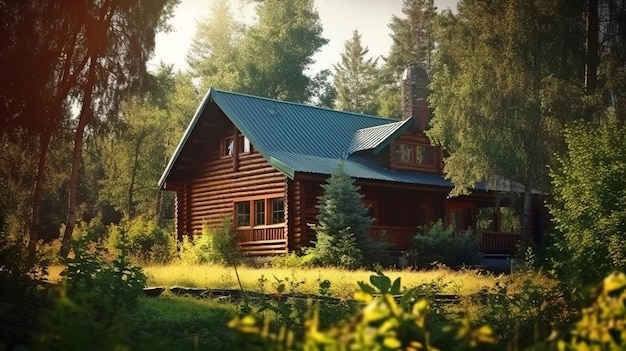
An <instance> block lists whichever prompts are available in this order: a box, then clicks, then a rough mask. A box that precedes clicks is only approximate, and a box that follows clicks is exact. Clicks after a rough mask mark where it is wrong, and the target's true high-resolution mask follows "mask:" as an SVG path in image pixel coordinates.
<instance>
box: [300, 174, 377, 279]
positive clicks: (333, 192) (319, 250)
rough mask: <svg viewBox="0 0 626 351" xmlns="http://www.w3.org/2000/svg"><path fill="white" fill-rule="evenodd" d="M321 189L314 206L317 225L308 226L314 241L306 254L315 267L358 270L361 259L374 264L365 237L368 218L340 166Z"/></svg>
mask: <svg viewBox="0 0 626 351" xmlns="http://www.w3.org/2000/svg"><path fill="white" fill-rule="evenodd" d="M322 188H324V194H323V195H322V196H320V197H319V198H318V204H317V206H316V207H317V209H318V211H319V212H318V215H317V221H318V224H316V225H312V228H313V229H314V230H315V231H316V233H317V239H316V241H315V247H314V248H312V249H311V250H310V251H308V252H307V254H312V255H313V256H314V257H315V263H317V264H321V265H336V266H340V267H349V268H356V267H358V266H360V265H361V264H362V263H364V260H363V258H365V257H367V258H369V259H370V260H375V259H376V257H375V256H374V255H375V254H376V249H377V247H376V245H375V244H374V243H373V241H372V240H371V239H370V238H369V236H368V232H369V226H370V224H371V223H372V218H371V217H370V216H369V214H368V210H367V207H366V206H365V205H363V202H362V201H361V199H362V198H363V195H361V194H360V193H359V190H360V188H359V187H358V186H357V185H356V184H355V183H354V180H353V179H352V178H350V176H349V175H347V174H346V173H345V172H344V171H343V165H340V166H339V169H338V170H337V171H336V172H335V173H333V174H332V175H331V176H330V178H329V179H328V182H327V184H323V185H322ZM368 263H369V262H368Z"/></svg>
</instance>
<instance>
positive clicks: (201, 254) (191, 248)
mask: <svg viewBox="0 0 626 351" xmlns="http://www.w3.org/2000/svg"><path fill="white" fill-rule="evenodd" d="M237 243H238V238H237V232H236V231H235V229H234V227H233V223H232V220H231V219H230V218H226V217H225V218H224V219H223V220H222V224H221V226H219V227H217V228H210V227H209V226H207V225H206V224H204V225H203V226H202V233H201V234H200V235H196V236H195V237H194V238H193V240H190V239H189V238H187V237H186V238H184V239H183V242H182V243H181V245H180V250H179V253H178V255H179V258H180V259H181V261H183V262H185V263H189V264H204V263H224V264H234V263H236V262H238V261H239V259H240V255H241V254H240V251H239V248H238V247H237Z"/></svg>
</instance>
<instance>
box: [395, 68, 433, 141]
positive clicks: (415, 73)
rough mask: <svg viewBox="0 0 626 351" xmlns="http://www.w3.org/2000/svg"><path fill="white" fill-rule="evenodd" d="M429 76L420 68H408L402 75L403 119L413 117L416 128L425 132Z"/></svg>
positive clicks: (427, 118) (427, 114)
mask: <svg viewBox="0 0 626 351" xmlns="http://www.w3.org/2000/svg"><path fill="white" fill-rule="evenodd" d="M428 83H430V81H429V80H428V74H427V73H426V71H425V70H424V68H422V67H420V66H410V67H407V68H406V69H405V70H404V72H403V73H402V81H401V82H400V90H401V94H402V119H407V118H410V117H413V118H414V119H415V126H416V127H417V128H418V129H419V130H420V131H424V130H425V129H426V126H427V125H428V120H429V112H428Z"/></svg>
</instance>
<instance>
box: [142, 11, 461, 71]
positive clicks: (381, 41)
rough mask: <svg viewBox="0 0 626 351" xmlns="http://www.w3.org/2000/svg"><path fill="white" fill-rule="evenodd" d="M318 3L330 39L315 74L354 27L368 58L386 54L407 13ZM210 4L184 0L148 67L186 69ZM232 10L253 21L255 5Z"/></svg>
mask: <svg viewBox="0 0 626 351" xmlns="http://www.w3.org/2000/svg"><path fill="white" fill-rule="evenodd" d="M286 1H288V0H286ZM457 2H458V0H435V6H436V7H437V9H438V11H442V10H444V9H448V8H449V9H452V10H455V9H456V5H457ZM252 6H254V5H252ZM315 6H316V8H317V10H318V12H319V16H320V21H321V23H322V27H323V28H324V33H323V36H324V37H325V38H327V39H329V43H328V44H326V45H325V46H324V47H322V49H321V51H319V52H318V53H317V54H315V56H314V57H313V60H314V61H316V63H315V64H314V65H313V66H311V72H312V75H314V74H315V73H316V72H318V71H320V70H322V69H332V65H333V64H336V63H338V62H339V60H340V55H341V53H342V52H343V47H344V44H345V42H346V41H347V40H349V39H350V38H351V37H352V32H353V31H354V30H355V29H356V30H358V31H359V33H360V34H361V44H362V45H363V46H364V47H367V48H368V49H369V55H367V56H366V57H367V58H369V57H373V58H376V57H379V56H381V55H382V56H386V55H387V54H389V49H390V48H391V37H390V34H391V30H390V29H389V26H388V24H389V23H391V18H392V16H393V15H396V16H398V17H400V18H404V17H405V16H404V15H403V14H402V0H315ZM211 7H212V0H181V2H180V4H179V5H178V6H177V7H176V9H175V12H174V17H173V18H172V19H171V20H170V24H171V25H172V27H173V29H174V30H173V31H172V32H170V33H159V34H157V36H156V47H155V55H154V57H153V58H152V60H150V62H149V68H156V67H157V65H158V64H159V62H161V61H162V62H164V63H166V64H173V65H174V70H186V69H187V68H188V66H187V63H186V62H185V58H186V56H187V52H188V51H189V48H190V46H191V40H192V38H193V36H194V35H195V32H196V23H197V22H198V21H199V20H202V19H203V18H204V19H206V18H208V17H209V15H210V9H211ZM231 12H232V13H233V14H234V15H235V16H236V17H242V18H245V19H247V20H246V21H253V19H252V18H253V16H254V10H253V7H250V6H249V7H248V8H247V9H246V8H244V9H242V8H241V7H240V4H239V1H237V0H232V4H231Z"/></svg>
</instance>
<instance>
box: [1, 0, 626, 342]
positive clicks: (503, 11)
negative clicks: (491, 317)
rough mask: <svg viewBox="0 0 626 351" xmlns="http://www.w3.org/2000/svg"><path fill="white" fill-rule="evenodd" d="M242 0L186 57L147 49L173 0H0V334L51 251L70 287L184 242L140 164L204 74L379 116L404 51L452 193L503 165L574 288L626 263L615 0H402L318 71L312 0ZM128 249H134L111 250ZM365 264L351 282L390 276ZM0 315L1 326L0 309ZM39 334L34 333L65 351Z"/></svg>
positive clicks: (193, 96)
mask: <svg viewBox="0 0 626 351" xmlns="http://www.w3.org/2000/svg"><path fill="white" fill-rule="evenodd" d="M248 1H249V2H250V3H252V4H254V6H255V11H256V22H255V23H252V24H250V23H243V22H240V21H238V19H237V18H236V16H234V14H233V9H232V8H231V4H230V2H229V1H228V0H215V1H213V2H212V4H211V6H210V7H209V8H207V17H206V18H205V19H204V20H203V21H200V22H198V24H197V30H196V34H195V36H194V38H193V44H192V47H191V49H190V50H189V52H188V53H187V63H188V66H189V69H188V70H185V71H174V69H173V67H172V66H168V65H163V64H161V65H160V66H159V67H158V68H156V69H152V70H148V69H147V66H146V63H147V62H148V60H150V58H151V57H152V55H153V51H154V45H155V35H156V33H159V32H167V31H170V30H172V28H171V26H170V25H169V24H168V20H169V19H171V17H172V16H173V13H174V10H175V8H176V6H177V5H178V0H76V1H52V0H34V1H18V0H8V1H3V2H0V18H1V20H0V23H2V25H1V26H0V43H1V46H2V48H3V50H2V51H0V57H1V62H2V64H1V65H0V82H2V84H0V181H1V182H0V199H2V200H1V201H0V283H1V284H0V314H4V312H3V311H10V312H7V313H6V315H9V314H22V315H23V316H24V320H22V321H20V322H19V323H18V324H17V326H16V327H15V326H14V327H13V328H10V330H11V331H10V332H8V331H7V332H4V334H3V332H0V350H3V349H13V347H16V345H23V344H24V343H28V342H27V341H25V340H30V338H32V337H33V336H32V335H31V334H30V332H24V330H35V329H36V327H35V326H36V325H38V324H37V323H38V318H39V313H40V312H41V311H43V310H46V309H49V308H52V309H53V311H54V307H50V306H51V305H53V303H52V302H50V300H49V299H50V297H49V296H48V297H45V298H44V297H41V296H40V295H41V291H40V289H39V288H38V286H39V285H38V284H39V283H41V281H40V280H41V279H43V278H44V277H45V274H46V272H47V270H46V268H47V267H48V264H49V263H54V264H60V265H65V266H67V267H68V270H67V272H66V273H65V276H66V277H70V276H72V274H74V276H73V277H74V278H73V280H72V279H69V280H70V282H71V281H74V282H80V284H83V285H80V284H78V285H75V286H72V285H71V284H69V285H68V286H67V289H68V291H67V294H68V295H70V296H71V293H72V291H82V292H83V294H82V295H81V296H82V297H83V298H85V296H84V295H85V294H84V292H85V289H86V290H89V289H91V288H93V289H95V290H98V289H102V286H96V285H89V284H90V283H88V280H89V279H86V280H80V279H79V277H80V274H82V273H81V272H83V273H84V270H85V269H87V268H88V267H92V268H93V266H89V265H88V263H90V262H91V263H94V262H100V263H98V264H103V265H109V266H107V267H109V268H110V269H111V271H110V272H119V271H124V272H127V274H128V275H127V276H126V275H125V277H130V278H128V279H131V281H132V283H133V284H134V283H137V284H138V285H142V286H141V287H143V284H144V283H145V281H142V280H141V279H140V277H141V276H142V274H143V273H142V272H141V269H140V268H139V267H138V266H134V265H135V264H138V265H142V264H146V265H149V264H167V263H170V262H173V261H175V260H176V259H180V258H179V257H177V255H178V254H177V250H176V246H177V245H191V244H189V243H179V244H177V243H176V242H175V234H174V212H175V200H174V197H173V195H172V194H171V193H170V192H165V191H161V190H160V189H158V187H157V182H158V180H159V178H160V176H161V174H162V172H163V170H164V169H165V167H166V165H167V164H168V162H169V161H170V157H171V156H172V153H173V151H174V149H175V148H176V146H177V144H178V142H179V140H180V138H181V136H182V135H183V133H184V131H185V129H186V128H187V125H188V123H189V121H190V119H191V118H192V117H193V115H194V112H195V110H196V108H197V107H198V104H199V103H200V101H201V99H202V97H203V96H204V95H205V94H206V92H207V90H208V89H209V88H210V87H216V88H219V89H223V90H227V91H234V92H239V93H245V94H250V95H256V96H262V97H267V98H272V99H279V100H284V101H290V102H296V103H305V104H311V105H316V106H323V107H328V108H333V109H338V110H343V111H350V112H355V113H362V114H367V115H374V116H382V117H386V118H392V119H393V118H399V117H400V114H401V113H400V111H401V97H400V85H399V82H400V77H401V74H402V72H403V70H404V69H405V68H406V67H409V66H412V65H420V66H422V67H424V68H425V69H426V71H427V72H428V74H429V76H430V77H431V84H430V86H429V89H430V98H429V106H430V108H431V116H432V117H431V120H430V124H429V126H428V130H427V135H428V137H429V138H430V140H431V142H432V143H433V144H434V145H437V146H441V147H442V148H443V150H444V152H445V160H444V162H445V163H444V172H445V176H446V178H447V179H449V180H451V181H452V182H453V183H454V185H455V187H454V189H453V191H452V192H451V194H450V196H462V195H463V194H467V193H468V191H469V190H470V189H472V187H474V186H475V185H476V184H478V183H480V182H486V183H488V184H489V183H490V182H497V181H498V180H500V179H503V178H504V179H508V180H511V181H514V182H517V183H519V184H521V185H522V187H523V194H524V196H522V197H521V198H519V199H518V201H519V208H520V209H521V211H520V220H521V222H522V224H523V226H524V221H525V220H526V219H527V218H528V215H527V214H528V211H530V194H531V193H532V192H541V193H542V194H545V195H546V196H545V197H546V199H548V200H546V203H545V206H546V207H547V209H548V210H549V213H550V218H551V225H550V227H551V229H550V233H549V240H547V242H546V245H544V246H545V247H529V248H524V250H520V251H524V252H525V253H526V258H527V257H528V256H529V255H530V256H532V258H533V259H532V262H531V263H532V267H531V268H529V269H530V270H532V271H534V272H542V274H546V275H549V276H550V279H553V280H554V281H556V282H558V284H559V286H561V287H562V289H563V291H567V294H566V296H567V299H569V300H571V301H578V303H581V304H582V303H583V301H585V298H584V296H590V291H591V290H592V287H594V286H597V284H600V283H601V282H602V280H603V278H605V277H607V276H608V275H609V274H611V273H613V272H615V271H625V269H626V245H624V239H626V128H625V124H626V4H625V3H624V1H622V0H460V1H459V3H458V8H457V9H456V11H450V10H444V11H438V9H437V8H436V7H435V5H434V2H433V0H403V1H402V3H403V7H402V15H401V16H393V17H392V18H390V19H389V23H388V26H389V28H390V29H391V31H392V39H393V44H392V46H391V47H390V48H389V52H388V55H386V56H384V57H381V58H372V57H370V56H369V55H368V53H369V51H368V48H367V47H364V46H363V44H362V41H361V39H362V36H361V34H360V33H359V32H358V31H357V30H355V31H354V32H353V35H352V37H351V38H350V39H348V40H346V41H345V43H344V50H343V52H342V54H341V60H340V61H339V62H337V63H336V64H334V65H333V66H332V67H327V68H326V69H323V70H321V71H320V72H319V73H317V74H316V75H315V76H310V75H308V74H309V73H308V72H310V71H307V69H308V68H310V67H311V65H312V64H313V63H314V61H313V56H314V54H315V53H316V52H318V51H319V50H320V49H321V48H322V47H323V46H324V45H326V44H327V42H328V39H326V38H324V37H323V27H322V24H321V22H320V19H319V15H318V13H317V10H316V7H315V1H313V0H288V1H283V0H248ZM221 229H223V228H220V229H217V231H218V232H219V230H221ZM126 234H128V236H130V239H129V238H126V237H125V235H126ZM128 240H131V242H130V244H129V245H130V246H128V247H125V248H122V247H124V245H123V244H125V243H126V244H128V243H127V242H126V241H128ZM133 240H134V241H133ZM142 240H143V241H142ZM157 244H158V245H164V246H166V247H167V249H164V250H162V251H159V250H152V249H153V246H154V245H157ZM133 245H134V246H133ZM127 248H128V249H129V250H131V253H130V254H129V255H130V256H129V257H132V258H133V259H132V260H131V261H132V262H130V261H128V262H127V261H126V260H125V259H119V257H118V258H116V257H117V256H116V255H122V256H124V255H126V254H128V252H127V251H126V249H127ZM81 250H85V251H84V252H83V251H81ZM151 250H152V251H151ZM94 252H100V253H101V255H100V256H102V257H100V258H98V259H96V258H94V257H95V256H94V257H92V256H89V255H92V254H94ZM103 252H104V254H102V253H103ZM192 252H193V251H192ZM529 252H530V254H529ZM83 253H84V254H85V255H86V256H82V254H83ZM87 253H89V254H87ZM199 255H201V254H199ZM124 257H125V256H124ZM80 259H83V261H80ZM100 259H102V260H104V261H100ZM520 259H521V258H520ZM76 260H78V261H76ZM120 260H121V261H120ZM70 262H73V263H72V264H70ZM76 262H79V263H76ZM80 262H82V263H80ZM103 262H105V263H103ZM131 263H132V264H131ZM218 263H220V262H218ZM221 263H224V264H227V265H229V264H232V260H231V258H229V257H223V258H222V262H221ZM80 264H83V265H86V266H80ZM94 264H95V263H94ZM126 264H128V265H126ZM115 265H118V266H115ZM72 267H74V268H73V269H74V270H72ZM81 267H82V269H83V270H82V271H81V269H80V268H81ZM87 270H88V269H87ZM125 274H126V273H125ZM377 274H378V275H375V277H377V278H373V279H374V280H373V281H372V282H374V284H373V285H374V287H373V288H372V287H370V288H363V289H364V291H366V292H371V293H372V294H374V291H377V292H379V293H382V294H383V295H384V294H385V293H391V291H394V294H395V295H397V294H398V293H400V291H399V290H398V288H397V287H396V284H395V283H393V287H391V285H390V286H387V285H388V284H391V282H387V280H386V279H387V278H381V277H385V276H384V274H382V273H380V272H379V273H377ZM114 276H115V274H113V273H111V276H109V277H108V278H110V279H114V278H112V277H114ZM83 278H84V277H83ZM135 278H136V279H135ZM124 279H126V278H124ZM277 279H278V278H277ZM615 279H618V278H615ZM619 279H621V278H619ZM619 279H618V280H619ZM624 279H626V278H624ZM142 282H143V283H142ZM620 282H621V281H620ZM355 283H356V282H355ZM398 284H399V283H398ZM616 284H617V283H616ZM620 284H621V283H620ZM104 285H106V284H104ZM130 285H132V284H129V286H130ZM362 287H363V286H362ZM20 289H22V290H20ZM73 289H74V290H73ZM394 289H395V290H394ZM95 290H94V291H95ZM20 291H22V292H20ZM98 291H99V290H98ZM119 292H120V293H121V294H124V293H129V292H128V291H124V290H123V289H122V290H120V291H119ZM404 293H406V292H404ZM64 294H65V293H64ZM62 295H63V294H62ZM34 296H38V297H37V298H35V297H34ZM596 296H598V295H596ZM125 298H126V297H125V296H124V295H120V296H115V297H114V298H112V300H111V301H108V302H107V303H111V304H113V305H115V304H116V303H121V302H120V301H124V300H125ZM20 299H22V300H20ZM25 299H29V301H30V302H28V303H23V301H25ZM363 299H365V300H363V301H366V300H367V298H365V297H364V298H363ZM75 300H76V301H75V302H76V303H78V304H79V305H80V303H81V301H83V300H80V299H78V298H77V299H75ZM130 300H132V299H130ZM56 301H57V303H60V302H61V303H62V302H63V301H65V300H63V299H62V298H60V299H58V300H56ZM59 301H60V302H59ZM85 301H86V300H85ZM367 301H369V300H367ZM83 302H84V301H83ZM85 303H87V302H85ZM572 305H575V304H574V303H572ZM394 306H395V305H393V304H391V303H390V304H389V305H388V308H390V309H391V310H393V309H394V308H397V307H394ZM416 306H417V305H416ZM576 306H578V305H576ZM420 308H422V310H424V311H425V309H426V307H424V306H422V307H420ZM622 308H623V306H622ZM248 312H249V311H248ZM94 313H96V314H100V315H99V316H100V317H102V315H105V317H104V318H105V320H107V321H108V322H107V323H110V324H111V325H112V324H113V322H112V320H113V319H110V320H109V319H106V318H109V317H110V316H108V315H106V311H102V310H99V311H96V312H94ZM407 313H408V312H407ZM420 313H421V312H420ZM44 315H45V314H44ZM50 316H51V314H49V315H48V317H50ZM623 316H624V314H622V317H623ZM57 317H58V316H57ZM92 317H93V316H92ZM50 318H52V317H50ZM93 318H99V317H93ZM111 318H112V317H111ZM420 318H421V317H420ZM569 322H571V321H569ZM237 323H243V324H240V325H239V328H240V329H245V326H246V324H245V323H246V322H245V320H241V321H239V322H237ZM415 323H417V325H420V326H421V324H420V323H422V322H420V320H418V321H416V322H415ZM563 323H564V324H566V322H563ZM621 323H622V326H621V328H622V329H621V330H620V331H619V332H620V333H622V334H620V335H622V336H626V335H623V333H624V332H625V331H624V327H623V319H622V320H621ZM235 324H236V323H235ZM4 325H15V324H14V321H13V320H12V319H10V318H8V317H6V318H5V317H0V326H4ZM352 327H354V328H357V327H358V326H357V325H356V324H354V325H352ZM0 329H2V328H0ZM7 330H9V329H7ZM15 330H18V331H15ZM487 334H488V333H487ZM487 334H485V335H487ZM45 335H48V334H45V333H43V332H42V334H40V336H42V337H43V336H45ZM50 335H52V334H50ZM476 335H479V334H476ZM476 335H475V336H476ZM480 335H482V334H480ZM480 335H479V336H480ZM1 339H3V340H5V341H4V342H3V341H1ZM53 339H54V338H53ZM485 339H490V336H485ZM42 340H43V339H40V340H39V343H41V345H43V346H41V349H48V347H49V346H50V345H54V347H53V348H54V349H71V348H70V347H64V346H62V345H63V343H62V342H61V341H59V340H57V341H54V340H53V341H51V340H52V339H51V340H47V341H46V340H44V341H42ZM472 340H473V339H472ZM613 340H614V341H615V340H617V339H616V337H613ZM35 344H37V343H35ZM470 344H471V343H470ZM390 345H392V346H393V345H395V344H390ZM622 345H623V344H622ZM66 346H67V345H66ZM108 346H111V345H108ZM108 346H107V347H108ZM266 346H267V345H266ZM405 346H406V345H405ZM470 346H472V345H470ZM474 346H475V345H474ZM526 346H528V345H526ZM107 347H105V346H103V348H102V349H108V348H107ZM389 348H390V349H393V348H394V347H391V346H390V347H389ZM110 349H113V346H111V348H110ZM196 349H197V348H196ZM285 349H289V348H285ZM416 349H418V348H416Z"/></svg>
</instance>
